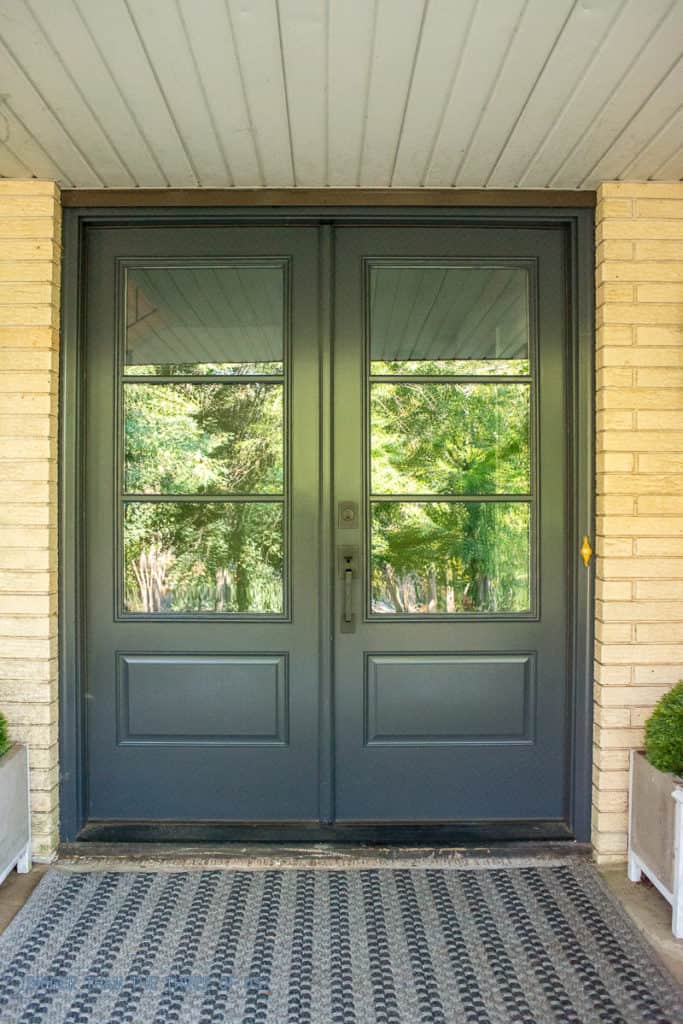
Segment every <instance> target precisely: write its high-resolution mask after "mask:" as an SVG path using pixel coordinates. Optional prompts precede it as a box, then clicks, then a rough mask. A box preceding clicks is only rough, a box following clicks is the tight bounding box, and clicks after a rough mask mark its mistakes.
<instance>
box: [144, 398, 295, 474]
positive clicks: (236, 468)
mask: <svg viewBox="0 0 683 1024" xmlns="http://www.w3.org/2000/svg"><path fill="white" fill-rule="evenodd" d="M124 422H125V430H124V433H125V490H126V491H127V492H128V493H129V494H281V493H282V487H283V443H282V442H283V429H282V426H283V423H282V385H281V384H263V383H258V382H253V383H252V382H249V383H240V384H237V383H235V384H189V383H178V384H175V383H174V384H126V385H125V386H124Z"/></svg>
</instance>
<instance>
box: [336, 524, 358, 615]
mask: <svg viewBox="0 0 683 1024" xmlns="http://www.w3.org/2000/svg"><path fill="white" fill-rule="evenodd" d="M337 557H338V572H339V576H340V578H341V581H342V586H343V588H344V593H343V595H342V614H341V623H340V625H341V631H342V633H355V632H356V616H355V615H354V613H353V581H354V579H356V578H357V576H358V548H357V547H356V546H355V545H348V544H342V545H341V546H340V547H339V548H338V549H337Z"/></svg>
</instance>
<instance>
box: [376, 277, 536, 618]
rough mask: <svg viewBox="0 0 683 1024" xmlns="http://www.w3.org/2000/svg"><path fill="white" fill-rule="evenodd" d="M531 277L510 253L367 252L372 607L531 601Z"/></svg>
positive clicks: (400, 609)
mask: <svg viewBox="0 0 683 1024" xmlns="http://www.w3.org/2000/svg"><path fill="white" fill-rule="evenodd" d="M530 290H531V284H530V274H529V270H528V267H527V266H524V265H522V266H520V265H515V264H514V263H512V262H511V263H509V264H507V263H506V264H501V265H495V264H494V265H491V264H488V263H480V262H476V261H475V262H472V263H462V262H461V263H453V264H449V263H447V262H442V261H434V262H433V263H425V262H421V263H420V264H419V265H412V266H411V265H410V264H409V263H407V262H405V261H402V262H401V263H399V264H395V263H393V262H392V263H382V262H379V261H377V262H371V263H370V266H369V268H368V296H369V307H370V308H369V318H368V320H369V332H370V336H369V345H368V349H369V366H368V372H369V376H368V380H367V387H368V391H369V398H368V417H369V424H368V438H369V451H368V453H367V458H368V463H369V467H368V468H369V472H368V478H369V495H368V498H369V503H370V516H369V535H370V558H369V561H370V579H371V594H370V609H369V610H370V614H371V615H382V616H387V615H425V614H426V615H452V614H460V615H462V614H480V613H486V614H510V613H513V614H518V613H527V614H528V613H529V612H530V611H531V610H532V602H533V594H532V572H531V566H532V559H533V548H534V537H533V522H534V514H533V507H534V485H533V480H534V471H533V470H534V467H533V457H534V447H533V439H534V430H533V414H534V382H535V376H534V365H533V359H532V355H533V346H532V332H531V318H530V312H529V311H530ZM436 499H439V500H436Z"/></svg>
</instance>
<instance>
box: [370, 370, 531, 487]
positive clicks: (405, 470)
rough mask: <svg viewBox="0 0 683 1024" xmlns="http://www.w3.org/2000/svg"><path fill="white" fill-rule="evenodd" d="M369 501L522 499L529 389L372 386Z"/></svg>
mask: <svg viewBox="0 0 683 1024" xmlns="http://www.w3.org/2000/svg"><path fill="white" fill-rule="evenodd" d="M370 396H371V397H370V402H371V407H370V417H371V438H372V452H371V489H372V492H373V494H397V495H398V494H528V493H529V490H530V480H529V414H530V385H529V384H488V383H487V384H472V383H462V384H450V383H449V384H446V383H444V384H432V383H429V384H426V383H425V384H415V383H412V382H410V383H409V382H407V381H401V382H400V383H396V384H394V383H391V384H390V383H386V382H382V383H375V384H371V387H370Z"/></svg>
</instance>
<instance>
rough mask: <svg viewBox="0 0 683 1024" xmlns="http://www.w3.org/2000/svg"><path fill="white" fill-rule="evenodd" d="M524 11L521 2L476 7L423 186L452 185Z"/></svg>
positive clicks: (499, 0)
mask: <svg viewBox="0 0 683 1024" xmlns="http://www.w3.org/2000/svg"><path fill="white" fill-rule="evenodd" d="M523 8H524V0H490V2H487V3H479V4H478V5H477V9H476V12H475V15H474V20H473V22H472V27H471V29H470V33H469V37H468V41H467V46H466V48H465V53H464V54H463V59H462V61H461V63H460V65H459V67H458V72H457V74H456V76H455V79H454V81H453V87H452V90H451V95H450V97H449V100H448V103H447V105H446V109H445V111H444V116H443V120H442V122H441V126H440V129H439V132H438V137H437V141H436V145H435V146H434V151H433V153H432V158H431V161H430V165H429V167H428V168H427V171H426V174H425V176H424V182H423V183H424V184H425V185H428V186H432V187H434V188H439V187H444V186H448V185H452V183H453V181H454V179H455V177H456V174H457V172H458V168H459V167H460V164H461V162H462V160H463V158H464V156H465V154H466V153H467V148H468V145H469V143H470V140H471V138H472V136H473V135H474V132H475V130H476V127H477V124H478V123H479V119H480V117H481V112H482V110H483V109H484V107H485V106H486V103H487V101H488V98H489V96H490V94H491V91H492V89H493V88H494V86H495V83H496V79H497V77H498V74H499V71H500V67H501V64H502V62H503V61H504V59H505V55H506V53H507V50H508V47H509V45H510V43H511V41H512V38H513V36H514V34H515V27H516V25H517V23H518V21H519V17H520V15H521V12H522V10H523ZM484 55H485V58H484Z"/></svg>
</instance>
